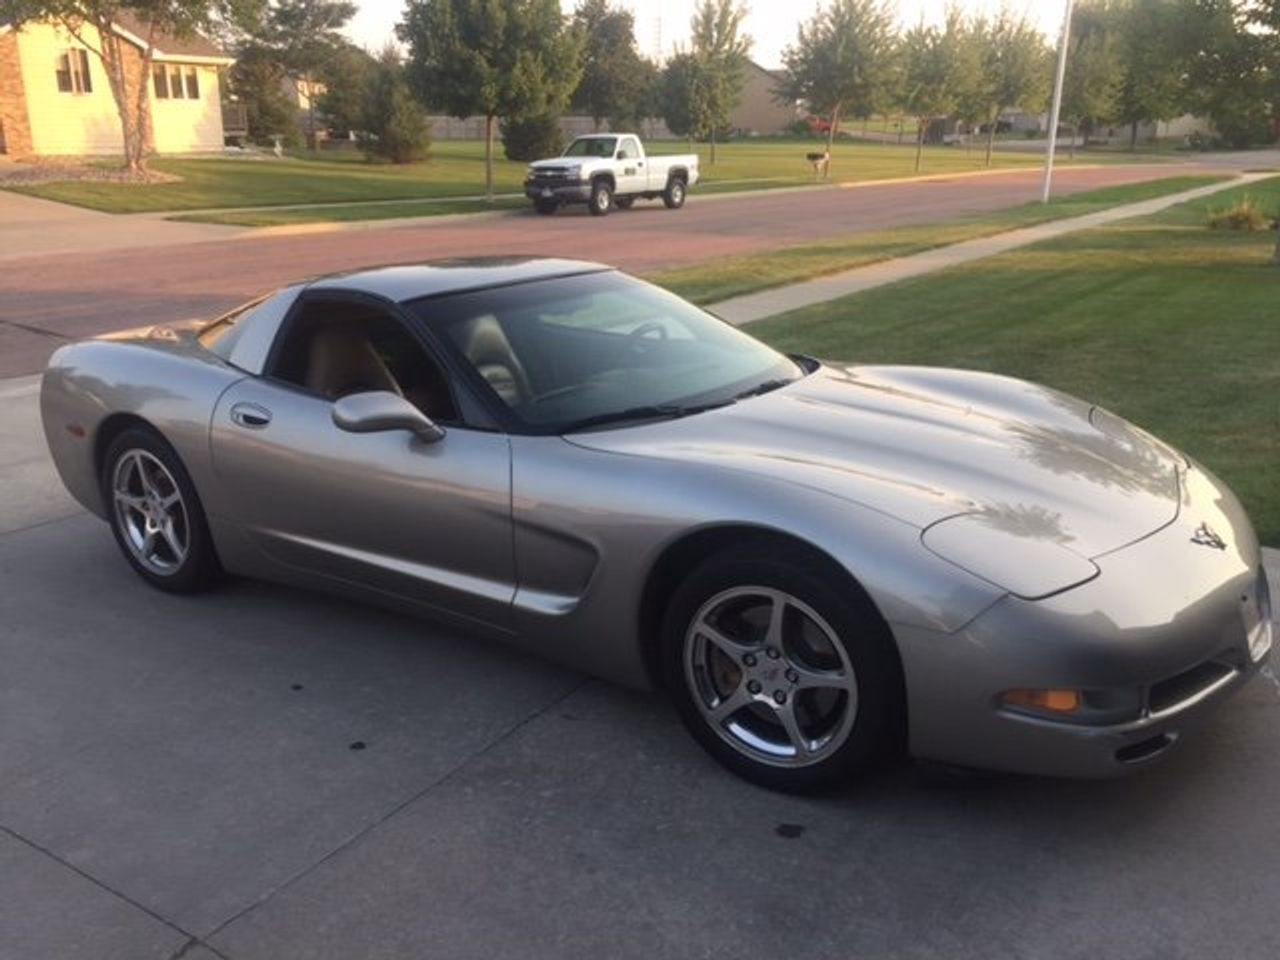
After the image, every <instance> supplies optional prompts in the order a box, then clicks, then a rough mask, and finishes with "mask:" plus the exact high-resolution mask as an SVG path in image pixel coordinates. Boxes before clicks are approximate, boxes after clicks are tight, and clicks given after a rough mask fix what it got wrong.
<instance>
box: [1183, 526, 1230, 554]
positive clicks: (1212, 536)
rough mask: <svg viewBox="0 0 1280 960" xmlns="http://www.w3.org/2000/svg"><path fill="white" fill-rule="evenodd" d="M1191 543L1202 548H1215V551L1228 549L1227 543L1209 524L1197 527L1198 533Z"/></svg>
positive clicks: (1192, 536)
mask: <svg viewBox="0 0 1280 960" xmlns="http://www.w3.org/2000/svg"><path fill="white" fill-rule="evenodd" d="M1191 542H1192V543H1198V544H1200V546H1202V547H1213V548H1214V549H1215V550H1225V549H1227V541H1225V540H1223V539H1222V538H1221V537H1220V536H1218V534H1217V533H1215V532H1214V529H1213V527H1211V526H1209V525H1208V524H1207V523H1202V524H1200V526H1198V527H1196V532H1195V533H1193V534H1192V535H1191Z"/></svg>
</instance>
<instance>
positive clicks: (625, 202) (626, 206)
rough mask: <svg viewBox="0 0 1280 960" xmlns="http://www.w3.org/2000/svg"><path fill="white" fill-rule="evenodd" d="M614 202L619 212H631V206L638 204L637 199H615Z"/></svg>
mask: <svg viewBox="0 0 1280 960" xmlns="http://www.w3.org/2000/svg"><path fill="white" fill-rule="evenodd" d="M613 202H614V203H615V204H617V206H618V209H619V210H630V209H631V205H632V204H633V203H635V202H636V198H635V197H614V198H613Z"/></svg>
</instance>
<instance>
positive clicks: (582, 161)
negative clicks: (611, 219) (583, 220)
mask: <svg viewBox="0 0 1280 960" xmlns="http://www.w3.org/2000/svg"><path fill="white" fill-rule="evenodd" d="M697 182H698V155H697V154H696V153H683V154H677V155H675V156H663V157H652V156H646V155H645V152H644V147H642V146H641V145H640V138H639V137H637V136H636V135H635V134H634V133H601V134H592V135H591V136H587V137H578V138H577V139H576V140H574V141H573V142H572V143H571V144H569V146H568V147H566V148H565V151H564V153H562V154H561V155H560V156H558V157H556V158H554V159H552V160H537V161H535V162H534V163H532V164H530V165H529V173H528V175H527V176H526V177H525V181H524V194H525V196H526V197H528V198H529V199H530V200H532V201H533V206H534V209H536V210H537V211H538V212H539V213H546V214H551V213H555V212H556V210H558V209H559V208H560V207H561V206H562V205H563V204H566V203H585V204H586V205H587V208H588V209H589V210H590V211H591V212H592V213H593V214H595V215H596V216H598V217H603V216H604V215H605V214H606V213H608V212H609V211H610V210H612V209H613V208H614V206H618V207H620V208H621V209H623V210H626V209H627V208H628V207H630V206H631V205H632V204H633V203H635V202H636V198H637V197H643V198H644V199H646V200H654V199H657V198H658V197H661V198H662V202H663V203H665V204H666V205H667V209H669V210H677V209H679V208H680V207H683V206H684V198H685V194H686V193H687V192H688V190H689V188H690V187H691V186H693V185H694V184H695V183H697Z"/></svg>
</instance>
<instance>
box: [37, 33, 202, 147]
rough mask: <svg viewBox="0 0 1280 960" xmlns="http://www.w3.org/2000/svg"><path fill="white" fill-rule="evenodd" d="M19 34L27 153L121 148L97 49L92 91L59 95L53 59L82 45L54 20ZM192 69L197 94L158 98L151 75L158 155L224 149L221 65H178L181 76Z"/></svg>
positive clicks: (90, 38) (92, 37) (93, 39)
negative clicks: (195, 97)
mask: <svg viewBox="0 0 1280 960" xmlns="http://www.w3.org/2000/svg"><path fill="white" fill-rule="evenodd" d="M84 30H85V33H84V37H85V40H86V41H87V42H88V43H89V44H92V45H93V46H96V45H97V42H98V41H97V34H96V32H95V31H94V30H93V28H92V27H90V26H88V25H87V24H86V25H85V28H84ZM18 38H19V40H18V42H19V43H20V44H21V64H22V80H23V88H24V90H25V92H26V97H27V114H28V117H29V118H30V124H31V144H32V151H33V152H34V153H36V154H37V155H43V156H84V155H90V154H119V153H121V152H122V150H123V145H122V140H121V136H120V114H119V113H118V112H117V110H116V103H115V98H114V97H112V95H111V87H110V85H109V84H108V83H107V77H106V72H105V70H104V68H103V66H102V61H101V60H99V59H98V56H97V54H95V53H93V52H92V51H90V53H89V75H90V77H91V79H92V81H93V92H92V93H83V94H82V93H63V92H62V91H60V90H59V89H58V83H57V74H56V71H57V63H58V57H59V56H60V55H61V54H62V53H63V52H64V51H66V50H68V49H78V48H80V47H81V44H80V43H79V42H78V41H76V40H75V38H74V37H72V36H70V35H69V34H68V33H66V32H65V31H64V30H63V29H61V28H60V27H56V26H53V25H51V24H30V25H28V26H25V27H23V28H22V30H20V31H19V32H18ZM128 49H132V48H128ZM166 66H179V64H167V65H166ZM193 67H194V69H195V70H196V71H197V73H198V76H199V83H200V97H199V99H198V100H188V99H186V98H185V97H184V98H183V99H168V100H161V99H158V98H157V97H156V96H155V87H154V85H153V84H152V83H151V82H150V78H148V85H147V89H148V91H149V96H150V98H151V128H152V142H153V144H154V146H155V150H156V152H158V153H191V152H196V151H204V150H220V149H221V148H222V107H221V103H220V93H219V84H218V80H219V77H218V69H217V68H216V67H213V66H207V65H199V66H195V65H191V64H181V68H182V71H183V74H184V76H185V73H186V71H187V70H188V69H192V68H193Z"/></svg>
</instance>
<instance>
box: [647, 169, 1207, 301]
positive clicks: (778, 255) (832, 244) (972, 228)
mask: <svg viewBox="0 0 1280 960" xmlns="http://www.w3.org/2000/svg"><path fill="white" fill-rule="evenodd" d="M1226 179H1228V177H1227V176H1217V175H1204V176H1184V177H1167V178H1165V179H1162V180H1149V181H1146V182H1143V183H1134V184H1127V185H1124V186H1119V187H1105V188H1103V189H1100V190H1090V191H1087V192H1084V193H1074V194H1068V195H1065V196H1060V197H1056V198H1055V199H1053V200H1052V201H1051V202H1049V203H1047V204H1045V203H1027V204H1023V205H1021V206H1016V207H1009V208H1008V209H1005V210H998V211H995V212H994V213H984V214H977V215H974V216H969V217H960V218H957V219H954V220H946V221H943V222H941V223H930V224H921V225H918V226H912V227H900V228H897V229H893V230H876V231H870V232H866V233H855V234H850V235H849V236H846V237H841V238H838V239H834V240H824V241H822V242H820V243H814V244H805V245H803V246H796V247H784V248H782V249H779V250H770V251H767V252H764V253H753V254H747V255H745V256H740V257H722V258H719V259H716V260H711V261H708V262H706V263H699V264H693V265H691V266H688V267H677V268H676V269H674V270H663V271H660V272H657V273H651V274H649V275H648V276H647V277H646V279H647V280H650V281H652V282H654V283H657V284H659V285H661V286H663V287H666V288H667V289H669V290H671V291H673V292H674V293H678V294H680V296H682V297H684V298H686V299H688V300H692V301H693V302H694V303H701V304H707V303H715V302H717V301H720V300H727V299H729V298H730V297H737V296H742V295H743V294H747V293H755V292H757V291H760V290H767V289H770V288H772V287H780V286H784V285H786V284H789V283H798V282H800V281H803V280H811V279H813V278H814V277H820V276H823V275H826V274H831V273H839V272H841V271H844V270H850V269H853V268H854V267H861V266H865V265H867V264H869V263H876V262H878V261H881V260H891V259H893V258H895V257H905V256H910V255H911V254H914V253H920V252H921V251H924V250H930V249H933V248H935V247H944V246H948V245H950V244H953V243H960V242H962V241H964V240H973V239H976V238H978V237H986V236H991V235H992V234H996V233H1003V232H1005V231H1007V230H1016V229H1018V228H1019V227H1029V226H1034V225H1035V224H1038V223H1047V222H1049V221H1051V220H1062V219H1066V218H1069V217H1078V216H1083V215H1085V214H1089V213H1096V212H1098V211H1099V210H1105V209H1108V208H1110V207H1117V206H1121V205H1123V204H1126V203H1137V202H1138V201H1141V200H1150V199H1153V198H1155V197H1162V196H1167V195H1169V194H1172V193H1181V192H1182V191H1184V190H1193V189H1195V188H1196V187H1203V186H1207V185H1209V184H1211V183H1220V182H1221V181H1223V180H1226Z"/></svg>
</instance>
